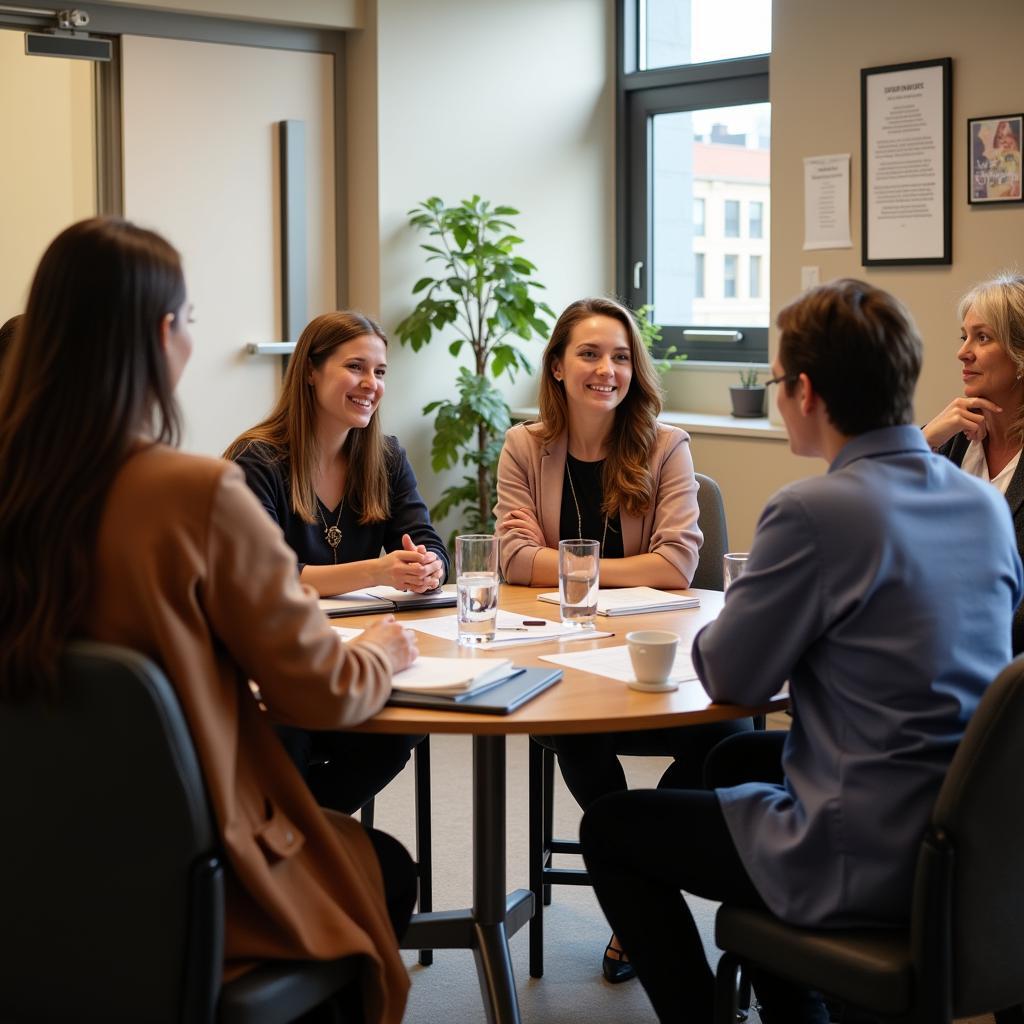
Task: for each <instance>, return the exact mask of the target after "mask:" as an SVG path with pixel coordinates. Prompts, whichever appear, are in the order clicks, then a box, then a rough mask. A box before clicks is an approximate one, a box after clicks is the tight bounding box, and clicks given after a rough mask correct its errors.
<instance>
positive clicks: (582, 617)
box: [558, 538, 600, 629]
mask: <svg viewBox="0 0 1024 1024" xmlns="http://www.w3.org/2000/svg"><path fill="white" fill-rule="evenodd" d="M599 566H600V545H599V544H598V542H597V541H596V540H584V539H583V538H576V539H574V540H562V541H559V542H558V600H559V603H560V604H561V609H562V622H563V623H565V625H567V626H576V627H577V628H579V629H593V628H594V619H595V617H596V616H597V587H598V569H599Z"/></svg>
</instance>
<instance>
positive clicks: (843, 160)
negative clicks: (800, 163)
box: [804, 153, 853, 249]
mask: <svg viewBox="0 0 1024 1024" xmlns="http://www.w3.org/2000/svg"><path fill="white" fill-rule="evenodd" d="M852 247H853V242H852V241H851V240H850V154H849V153H838V154H836V155H834V156H808V157H804V248H805V249H850V248H852Z"/></svg>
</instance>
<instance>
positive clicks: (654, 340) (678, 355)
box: [633, 305, 686, 376]
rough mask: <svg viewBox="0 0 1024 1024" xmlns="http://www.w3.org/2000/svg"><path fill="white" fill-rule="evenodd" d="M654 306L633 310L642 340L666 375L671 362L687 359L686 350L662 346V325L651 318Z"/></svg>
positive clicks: (661, 372) (672, 346)
mask: <svg viewBox="0 0 1024 1024" xmlns="http://www.w3.org/2000/svg"><path fill="white" fill-rule="evenodd" d="M653 312H654V306H652V305H645V306H640V307H639V308H637V309H635V310H633V316H634V318H635V319H636V326H637V329H638V330H639V331H640V340H641V341H643V343H644V345H645V347H646V348H647V351H648V352H650V353H651V357H652V358H653V359H654V361H655V365H656V366H657V367H658V373H660V374H662V375H663V376H664V374H665V373H667V372H668V368H669V364H670V363H681V362H682V361H683V360H684V359H686V353H685V352H678V351H677V350H676V346H675V345H668V346H666V347H665V348H662V347H661V327H660V326H659V325H658V324H657V323H655V321H654V320H653V319H652V318H651V314H652V313H653Z"/></svg>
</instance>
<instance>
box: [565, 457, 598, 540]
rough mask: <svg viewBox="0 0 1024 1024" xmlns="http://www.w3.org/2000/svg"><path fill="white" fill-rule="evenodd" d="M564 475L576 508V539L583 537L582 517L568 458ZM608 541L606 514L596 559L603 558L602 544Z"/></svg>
mask: <svg viewBox="0 0 1024 1024" xmlns="http://www.w3.org/2000/svg"><path fill="white" fill-rule="evenodd" d="M565 475H566V476H567V477H568V478H569V490H570V491H572V503H573V504H574V505H575V506H576V529H577V531H578V533H577V534H576V535H577V536H578V537H582V536H583V516H582V514H581V513H580V503H579V500H578V499H577V497H576V485H575V484H574V483H573V482H572V473H571V472H570V471H569V458H568V456H566V459H565ZM607 539H608V513H607V512H606V513H605V514H604V533H602V534H601V545H600V547H599V548H598V549H597V556H598V558H603V557H604V542H605V541H606V540H607Z"/></svg>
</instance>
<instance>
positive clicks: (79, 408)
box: [0, 217, 185, 698]
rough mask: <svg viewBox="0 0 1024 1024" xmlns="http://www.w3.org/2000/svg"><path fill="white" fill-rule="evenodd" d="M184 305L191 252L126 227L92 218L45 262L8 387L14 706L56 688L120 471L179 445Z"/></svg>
mask: <svg viewBox="0 0 1024 1024" xmlns="http://www.w3.org/2000/svg"><path fill="white" fill-rule="evenodd" d="M184 301H185V280H184V277H183V276H182V272H181V261H180V259H179V256H178V253H177V252H176V251H175V250H174V249H173V248H172V247H171V246H170V245H169V244H168V243H167V242H166V241H165V240H164V239H163V238H161V237H160V236H159V235H157V234H154V233H153V232H152V231H145V230H143V229H142V228H138V227H135V225H133V224H130V223H128V222H127V221H124V220H118V219H114V218H101V217H96V218H92V219H90V220H84V221H81V222H79V223H77V224H74V225H72V226H71V227H69V228H68V229H67V230H65V231H63V232H62V233H61V234H59V235H58V236H57V237H56V239H54V241H53V242H52V243H51V244H50V246H49V248H48V249H47V250H46V252H45V253H44V254H43V258H42V260H41V261H40V263H39V267H38V269H37V270H36V274H35V279H34V280H33V282H32V287H31V290H30V292H29V297H28V305H27V306H26V309H25V313H24V315H23V317H22V319H21V321H20V322H19V324H18V329H17V331H16V332H15V335H14V340H13V343H12V344H11V347H10V348H9V350H8V351H7V354H6V356H5V358H4V365H5V371H4V373H3V376H2V378H0V479H2V480H3V482H4V485H3V488H2V490H0V580H2V581H3V583H2V585H0V696H2V697H6V698H19V697H24V696H27V695H29V694H31V693H33V692H36V691H44V692H46V691H49V692H50V693H52V692H53V688H54V684H55V679H56V672H57V665H58V661H59V658H60V655H61V652H62V649H63V647H64V645H65V643H66V642H67V640H68V638H69V637H70V636H72V635H73V634H74V632H75V631H76V630H77V629H80V628H81V626H82V620H83V618H84V616H85V611H86V608H87V605H88V601H89V597H90V591H91V584H92V579H93V559H94V557H95V547H96V537H97V532H98V530H99V522H100V516H101V514H102V511H103V505H104V502H105V499H106V495H107V491H108V490H109V488H110V485H111V483H112V481H113V479H114V476H115V475H116V473H117V471H118V469H119V467H120V465H121V463H122V461H123V460H124V458H125V456H126V454H127V453H128V452H129V450H130V447H131V445H132V444H133V443H134V442H135V440H136V438H137V437H138V434H139V432H140V431H142V430H144V429H145V428H146V427H147V426H149V427H151V428H152V432H153V434H154V436H155V437H156V438H157V439H158V440H160V441H165V442H171V443H173V442H175V441H176V440H177V437H178V432H179V421H178V413H177V409H176V407H175V404H174V398H173V395H172V387H171V381H170V377H169V374H168V369H167V361H166V357H165V354H164V351H163V345H162V342H161V325H162V323H163V320H164V318H165V317H166V316H167V315H168V314H171V315H174V316H176V315H177V313H178V310H179V309H180V308H181V306H182V304H183V303H184Z"/></svg>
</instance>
